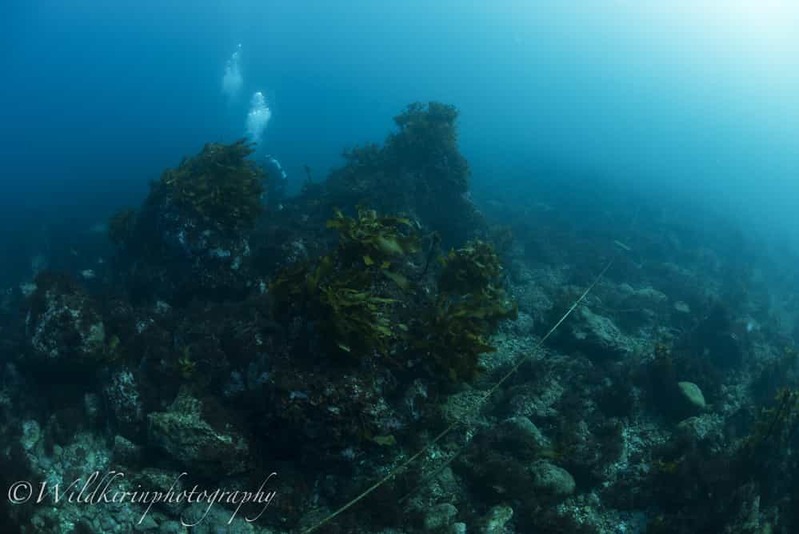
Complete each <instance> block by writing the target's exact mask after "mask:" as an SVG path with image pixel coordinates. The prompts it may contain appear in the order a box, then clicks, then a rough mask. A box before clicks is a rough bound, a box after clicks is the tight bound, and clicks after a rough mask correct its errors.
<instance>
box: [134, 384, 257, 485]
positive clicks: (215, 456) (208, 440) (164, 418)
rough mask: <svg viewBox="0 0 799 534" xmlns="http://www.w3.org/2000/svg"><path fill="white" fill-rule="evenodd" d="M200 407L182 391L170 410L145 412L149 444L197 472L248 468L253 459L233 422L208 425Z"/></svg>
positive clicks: (223, 472) (231, 471) (218, 472)
mask: <svg viewBox="0 0 799 534" xmlns="http://www.w3.org/2000/svg"><path fill="white" fill-rule="evenodd" d="M203 408H204V406H203V403H202V402H201V401H200V400H198V399H196V398H194V397H192V396H191V395H189V394H188V393H187V392H186V391H182V392H181V393H180V394H179V395H178V397H177V399H175V402H173V403H172V405H171V406H170V407H169V410H167V411H166V412H157V413H152V414H149V415H148V423H149V428H148V436H149V441H150V443H151V444H152V445H155V446H156V447H157V448H159V449H161V450H162V451H164V452H165V453H166V454H167V455H168V456H170V457H171V458H172V459H173V460H175V462H177V463H178V464H180V465H181V466H183V467H184V468H186V469H187V470H190V471H191V472H192V473H196V474H198V475H207V476H220V475H232V474H236V473H243V472H245V471H247V470H248V469H249V468H250V467H251V464H252V462H251V458H250V454H249V446H248V444H247V441H246V440H245V438H244V437H243V436H242V435H241V434H240V433H239V432H238V431H237V430H236V429H234V428H233V427H232V425H229V424H228V425H225V428H219V426H221V425H217V427H213V426H211V424H210V423H209V422H208V421H207V420H206V419H205V418H204V410H203Z"/></svg>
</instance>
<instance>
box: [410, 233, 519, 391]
mask: <svg viewBox="0 0 799 534" xmlns="http://www.w3.org/2000/svg"><path fill="white" fill-rule="evenodd" d="M441 262H442V264H443V269H442V270H441V273H440V274H439V277H438V290H439V291H438V297H437V299H436V302H435V305H434V306H433V309H432V310H431V312H430V313H429V314H428V315H427V320H426V321H425V322H424V323H423V325H422V328H421V330H420V332H419V338H418V340H417V344H418V345H419V346H420V348H422V349H423V350H425V351H426V353H427V354H428V355H429V357H430V359H431V360H432V362H433V364H434V365H435V366H436V367H437V368H438V370H439V371H443V372H444V373H445V374H446V376H448V377H449V379H450V380H451V381H452V382H460V381H469V380H472V379H474V378H475V377H476V376H477V375H478V374H479V372H480V370H481V368H480V363H479V358H480V355H481V354H483V353H486V352H493V351H494V350H495V348H494V347H493V346H492V345H491V344H490V343H489V340H488V338H489V336H490V335H491V333H492V332H493V331H494V329H495V328H496V326H497V324H498V322H499V321H500V320H502V319H508V318H515V317H516V314H517V305H516V303H513V302H510V301H509V299H508V298H507V295H506V294H505V291H504V290H503V289H502V287H501V285H500V283H501V274H502V266H501V264H500V260H499V257H498V256H497V254H496V252H495V251H494V248H493V247H492V246H491V245H490V244H488V243H485V242H483V241H479V240H476V241H471V242H469V243H467V244H466V246H464V247H463V248H460V249H457V250H451V251H450V252H449V254H447V256H446V257H444V258H442V260H441Z"/></svg>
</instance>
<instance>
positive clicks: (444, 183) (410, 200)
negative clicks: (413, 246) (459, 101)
mask: <svg viewBox="0 0 799 534" xmlns="http://www.w3.org/2000/svg"><path fill="white" fill-rule="evenodd" d="M457 118H458V110H457V108H456V107H455V106H451V105H447V104H442V103H440V102H430V103H428V104H422V103H420V102H416V103H413V104H410V105H409V106H408V107H407V108H406V109H405V110H404V111H403V112H402V113H400V114H399V115H397V116H396V117H394V123H395V124H396V126H397V130H396V131H395V132H393V133H391V134H390V135H389V136H388V137H387V138H386V141H385V143H384V144H383V145H382V146H380V145H377V144H374V143H370V144H366V145H363V146H359V147H355V148H352V149H350V150H348V151H345V152H344V154H343V155H344V158H345V160H346V163H345V165H344V166H343V167H342V168H340V169H337V170H335V171H334V172H333V173H332V174H331V176H330V179H329V181H328V183H327V184H326V186H325V187H326V191H325V195H326V196H327V197H328V199H329V202H330V204H331V205H336V206H345V207H354V206H356V205H362V204H364V205H369V206H373V207H374V208H376V209H378V210H379V211H381V212H385V213H410V214H413V215H414V216H415V217H417V218H418V219H419V221H420V222H421V223H422V224H424V225H425V226H426V227H428V228H430V229H432V230H435V231H437V232H439V233H440V234H441V236H442V240H443V241H444V242H445V243H448V244H452V245H459V244H462V243H464V242H465V241H467V240H468V239H469V238H470V237H471V236H473V235H474V234H475V232H479V231H481V230H484V229H485V222H484V221H483V219H482V217H481V216H480V214H479V213H478V212H477V210H476V209H475V207H474V206H473V205H472V203H471V201H470V200H469V198H468V191H469V174H470V171H469V165H468V162H467V161H466V158H465V157H464V156H463V155H462V154H461V153H460V151H459V150H458V131H457Z"/></svg>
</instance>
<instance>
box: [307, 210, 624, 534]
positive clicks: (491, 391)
mask: <svg viewBox="0 0 799 534" xmlns="http://www.w3.org/2000/svg"><path fill="white" fill-rule="evenodd" d="M637 218H638V212H637V211H636V214H635V217H634V218H633V222H632V224H631V226H630V230H632V226H633V225H634V224H635V221H636V219H637ZM614 245H615V248H616V252H615V253H614V254H613V255H612V256H611V257H610V259H609V260H608V261H607V263H606V264H605V266H604V267H603V268H602V270H601V271H599V274H597V275H596V277H594V279H593V281H592V282H591V284H590V285H589V286H588V287H586V288H585V290H584V291H583V292H582V293H581V294H580V296H579V297H577V299H576V300H575V301H574V302H573V303H572V305H571V306H569V309H567V310H566V312H565V313H564V314H563V315H561V317H560V319H558V321H557V322H556V323H555V324H554V325H553V326H552V328H550V329H549V330H548V331H547V333H546V334H544V336H543V337H542V338H541V339H539V340H538V342H537V343H536V344H535V346H534V347H533V349H532V350H531V351H530V352H529V353H527V354H525V355H523V356H522V357H521V358H519V361H518V362H516V363H515V364H514V365H513V367H511V368H510V370H509V371H508V372H507V373H505V374H504V375H503V376H502V378H500V379H499V380H498V381H497V382H496V383H494V385H493V386H491V387H490V388H489V389H487V390H486V391H485V393H484V394H483V396H482V398H481V399H480V401H479V402H478V403H477V406H476V408H475V409H474V410H473V411H472V413H477V411H478V409H480V408H482V407H483V405H484V404H485V402H486V401H487V400H488V399H489V398H490V397H491V395H493V394H494V393H495V392H496V391H497V390H498V389H499V388H501V387H502V385H503V384H505V382H507V381H508V380H509V379H510V378H511V377H512V376H513V375H514V374H515V373H516V371H518V370H519V368H520V367H521V366H522V365H524V364H525V363H526V362H527V361H528V360H529V359H530V358H531V357H532V355H533V354H535V353H536V352H537V351H538V350H539V349H540V348H541V347H542V346H543V345H544V343H545V342H546V340H547V339H549V338H550V337H551V336H552V334H554V333H555V331H556V330H557V329H558V328H560V326H561V325H562V324H563V323H564V321H566V319H568V318H569V316H570V315H571V314H572V313H574V310H576V309H577V308H578V307H579V306H580V304H582V302H583V301H584V300H585V299H586V297H588V295H589V293H591V291H593V290H594V288H595V287H596V286H597V284H599V282H600V280H602V278H603V277H604V276H605V274H606V273H607V272H608V270H609V269H610V268H611V266H612V265H613V264H614V263H615V261H616V260H617V259H618V257H619V256H620V255H621V254H622V253H623V252H629V251H630V250H631V249H630V247H629V246H627V245H625V244H624V243H621V242H619V241H614ZM465 424H466V423H465V422H464V421H463V420H462V419H457V420H455V421H453V422H452V423H450V424H449V425H448V426H447V427H446V428H444V430H442V431H441V432H439V433H438V434H437V435H436V437H434V438H433V439H432V440H431V441H430V442H428V443H427V445H425V446H424V447H423V448H422V449H420V450H419V451H417V452H416V453H415V454H413V455H412V456H410V457H409V458H408V459H406V460H405V461H404V462H402V463H401V464H399V465H398V466H396V467H395V468H394V469H392V470H391V471H390V472H389V473H388V474H387V475H385V476H384V477H383V478H381V479H379V480H378V481H377V482H375V483H374V484H372V485H371V486H369V487H368V488H366V489H365V490H364V491H363V492H361V493H360V494H359V495H357V496H356V497H354V498H353V499H352V500H350V501H349V502H347V503H346V504H344V505H343V506H341V507H340V508H338V509H336V510H335V511H333V512H332V513H331V514H330V515H328V516H327V517H325V518H324V519H322V520H321V521H319V522H318V523H316V524H315V525H313V526H312V527H310V528H308V529H306V530H303V531H302V534H311V533H312V532H315V531H317V530H318V529H319V528H321V527H322V526H324V525H326V524H327V523H329V522H330V521H332V520H333V519H335V518H336V517H338V516H339V515H341V514H343V513H344V512H346V511H347V510H349V509H350V508H352V507H353V506H355V505H356V504H358V503H359V502H360V501H362V500H363V499H365V498H366V497H368V496H369V495H370V494H371V493H373V492H374V491H375V490H376V489H377V488H379V487H380V486H382V485H383V484H385V483H386V482H388V481H389V480H391V479H392V478H394V477H395V476H397V475H398V474H399V473H400V472H401V471H403V470H404V469H405V468H407V467H408V466H409V465H411V464H412V463H413V462H415V461H416V460H417V459H418V458H419V457H420V456H422V455H423V454H425V453H426V452H428V451H429V450H430V449H432V448H433V446H435V445H436V444H438V442H440V441H441V440H442V439H444V438H445V437H446V436H447V435H449V434H450V433H451V432H452V431H453V430H455V429H456V428H458V427H459V426H461V425H465ZM455 456H457V454H455V455H453V457H452V458H450V459H449V460H448V461H447V462H445V466H446V465H447V464H449V463H450V462H451V461H452V459H454V457H455ZM439 471H440V469H439V470H436V472H439ZM420 487H421V485H420V486H417V487H416V488H414V490H412V491H411V492H410V493H408V494H407V495H405V496H404V497H403V498H402V500H403V501H404V500H405V499H407V498H408V497H409V496H410V495H412V494H413V493H415V492H416V491H417V490H418V489H419V488H420Z"/></svg>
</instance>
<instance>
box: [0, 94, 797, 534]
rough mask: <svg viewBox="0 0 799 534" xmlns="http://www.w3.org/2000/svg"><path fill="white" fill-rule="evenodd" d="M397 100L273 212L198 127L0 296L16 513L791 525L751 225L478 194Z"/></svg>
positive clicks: (33, 517) (170, 527) (0, 443)
mask: <svg viewBox="0 0 799 534" xmlns="http://www.w3.org/2000/svg"><path fill="white" fill-rule="evenodd" d="M394 122H395V129H394V131H393V132H392V133H390V134H389V135H388V136H387V138H386V140H385V142H384V143H383V144H381V145H377V144H370V145H366V146H362V147H357V148H354V149H351V150H349V151H347V152H346V153H345V154H344V163H343V165H342V166H341V167H340V168H338V169H335V170H334V171H332V172H331V174H330V175H329V177H328V178H327V179H326V180H324V181H322V182H318V183H312V182H309V183H307V184H306V185H305V187H304V188H303V190H302V191H301V192H300V193H299V194H298V195H296V196H294V197H290V198H286V199H284V201H283V202H282V205H281V206H280V207H279V209H278V208H277V207H276V206H274V205H273V204H272V203H269V202H267V201H265V199H264V197H265V195H268V194H269V187H270V179H269V176H268V174H267V172H266V171H264V170H263V169H261V168H260V167H259V166H258V165H256V164H255V163H253V161H252V160H251V158H250V156H251V154H252V148H251V147H250V146H249V145H247V143H245V142H243V141H238V142H235V143H232V144H209V145H206V146H205V147H203V148H202V149H201V150H200V151H199V153H197V154H196V155H194V156H192V157H188V158H185V159H184V160H183V161H182V162H180V163H179V164H178V165H177V166H176V167H174V168H171V169H168V170H166V171H164V173H163V174H162V176H161V177H160V179H159V180H157V181H155V182H153V184H152V185H151V188H150V192H149V194H148V195H147V197H146V198H145V199H144V200H143V202H142V203H141V205H139V206H137V207H135V208H132V209H131V208H128V209H124V210H121V211H119V213H118V214H117V215H115V216H114V217H113V218H112V220H111V221H110V223H109V236H108V238H109V241H110V243H111V244H112V246H113V253H112V254H111V256H110V257H108V258H107V261H105V263H104V265H105V268H104V269H103V270H102V271H101V272H99V273H98V276H97V277H92V278H91V280H88V279H87V278H86V277H81V275H80V273H79V272H43V273H41V274H40V275H39V276H38V277H37V278H36V279H35V280H34V281H32V282H31V283H29V284H27V285H25V286H24V287H23V288H22V289H24V291H23V290H22V289H15V290H12V291H10V292H8V293H7V294H6V295H5V296H4V298H3V300H2V306H1V307H0V332H2V333H3V339H2V342H1V343H0V351H2V356H3V360H2V364H3V365H2V367H0V378H1V379H2V388H1V389H0V428H2V433H0V436H2V438H0V474H2V475H1V476H2V482H3V485H4V487H5V488H6V489H7V491H8V496H9V498H8V499H7V500H6V501H5V502H4V503H3V505H2V508H0V526H2V527H3V531H6V532H53V533H56V532H58V533H61V532H67V533H69V532H74V533H94V532H97V533H99V532H132V531H149V532H163V533H167V532H169V533H173V532H175V533H176V532H252V533H258V532H263V533H269V532H272V533H277V532H304V531H312V530H314V529H316V528H317V527H319V528H318V530H315V531H318V532H334V533H336V532H364V533H368V532H374V533H378V532H380V533H389V532H431V533H459V532H481V533H510V532H520V533H521V532H553V533H554V532H580V533H583V532H584V533H605V532H607V533H611V532H612V533H616V532H656V533H657V532H670V533H672V532H673V533H680V532H684V533H689V532H691V533H693V532H752V533H755V532H772V531H774V532H792V531H795V529H796V528H797V527H799V515H797V510H799V508H797V507H795V506H793V504H794V500H795V499H796V498H797V493H796V489H795V488H796V487H797V485H796V475H795V473H797V472H799V471H797V467H799V466H797V465H796V459H795V455H793V454H792V452H791V451H792V447H793V446H794V445H796V443H797V439H798V438H797V436H796V429H797V425H799V395H798V394H797V390H796V389H795V388H796V384H797V379H799V375H797V352H796V350H795V349H794V342H795V339H794V337H793V333H792V332H791V331H790V329H788V328H786V327H785V322H786V321H785V319H781V317H789V316H788V315H786V314H785V313H784V310H782V309H780V308H779V307H776V306H775V305H774V300H773V299H772V298H771V297H770V291H772V290H771V289H770V288H769V286H768V285H767V284H766V282H765V280H764V278H763V277H762V276H760V277H758V276H755V273H753V272H752V270H751V269H750V267H749V262H748V261H742V260H741V259H740V255H741V254H743V252H742V249H741V247H740V240H738V237H737V236H734V235H733V236H728V240H727V241H725V240H724V239H722V238H719V239H718V240H717V241H714V242H713V244H707V242H706V241H705V240H703V239H700V238H699V237H697V236H696V235H695V234H692V233H691V232H689V231H687V230H686V228H685V226H684V224H680V223H677V222H675V221H676V220H679V219H678V218H677V217H676V216H675V217H674V218H671V219H670V218H667V217H658V216H656V215H655V211H656V210H655V208H652V207H650V206H649V205H648V204H646V203H644V204H643V211H644V213H645V215H648V216H643V217H640V220H641V221H642V222H640V223H639V224H637V225H636V226H635V227H633V229H632V230H629V231H626V232H625V233H624V235H621V234H620V232H621V230H620V228H621V225H617V226H612V225H607V224H597V223H596V222H592V221H597V220H604V218H603V215H602V213H600V211H601V209H600V208H599V207H597V206H598V204H599V202H595V204H593V205H591V204H588V205H587V206H586V205H580V206H578V207H575V205H573V204H571V203H570V204H562V205H560V206H559V207H558V209H557V210H553V209H552V208H550V207H548V206H545V205H544V204H543V202H544V200H545V197H544V193H541V198H539V199H537V200H536V202H538V203H531V202H523V203H522V202H518V201H517V202H511V201H509V200H490V201H488V202H486V203H485V206H484V207H483V209H482V210H481V209H478V207H477V205H476V204H475V203H474V202H473V201H472V199H471V197H470V195H469V172H470V171H469V166H468V164H467V161H466V158H465V157H464V156H463V155H462V154H461V153H460V150H459V147H458V143H457V110H456V109H455V108H454V107H452V106H449V105H445V104H441V103H437V102H432V103H429V104H419V103H416V104H412V105H410V106H408V108H407V109H405V110H404V111H403V112H402V113H400V114H399V115H398V116H397V117H396V118H395V119H394ZM526 194H528V195H529V194H530V193H529V192H528V193H526ZM596 198H597V197H596V196H594V200H595V201H596ZM608 198H610V197H608ZM609 202H610V200H609ZM620 204H621V205H618V206H610V207H609V206H604V207H603V208H602V209H609V208H613V209H615V210H616V212H617V214H618V215H619V217H622V218H623V217H624V216H625V215H631V213H630V210H631V208H630V206H629V203H628V202H621V201H620ZM570 209H571V210H573V211H571V212H570ZM592 209H596V210H597V213H592V212H591V210H592ZM637 209H638V210H639V211H640V210H641V209H642V205H641V202H638V207H637ZM674 209H675V210H677V208H674ZM647 210H651V211H647ZM553 211H554V212H555V213H553ZM500 223H501V224H502V225H503V226H499V224H500ZM723 226H724V224H723V223H718V227H723ZM553 243H557V246H554V245H553ZM609 262H610V264H611V266H612V268H611V269H609V270H608V271H607V274H606V275H605V276H604V277H602V278H600V279H596V275H597V274H598V273H599V272H600V271H601V270H602V268H603V267H604V266H605V265H607V264H608V263H609ZM592 284H593V285H592ZM589 286H590V287H591V288H592V290H591V291H590V292H589V293H588V294H587V295H585V294H584V293H583V292H584V290H585V288H586V287H589ZM582 297H584V298H582ZM575 302H579V306H576V307H575V306H574V304H575ZM564 314H566V315H567V316H566V319H565V320H564V321H563V322H562V323H560V321H561V319H562V318H563V317H564ZM553 325H558V327H557V328H556V329H555V330H551V328H552V326H553ZM389 474H391V475H392V476H389ZM25 481H28V482H30V484H31V485H30V487H29V486H26V485H25V484H24V482H25ZM377 481H382V482H381V483H380V484H375V483H376V482H377ZM367 488H371V490H370V491H369V492H368V494H367V495H365V496H364V498H363V499H361V500H359V501H358V502H357V503H356V504H355V505H354V506H352V507H350V508H348V509H346V510H345V511H344V512H343V513H341V514H339V515H337V516H336V517H335V518H333V519H332V520H330V521H328V518H329V516H330V515H331V514H332V513H333V512H335V511H336V510H337V509H339V507H341V506H343V505H345V504H346V503H348V502H349V501H350V500H351V499H354V498H356V497H358V496H360V495H362V492H364V490H366V489H367ZM203 490H204V491H205V493H203ZM145 493H146V496H144V495H145ZM120 495H122V497H120ZM192 495H193V496H194V497H195V498H193V499H192V498H190V496H192ZM112 496H116V497H117V498H118V500H116V501H115V500H114V499H113V498H112ZM125 496H127V497H125ZM136 496H138V498H137V497H136ZM178 496H182V498H178ZM148 499H149V500H148Z"/></svg>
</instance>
